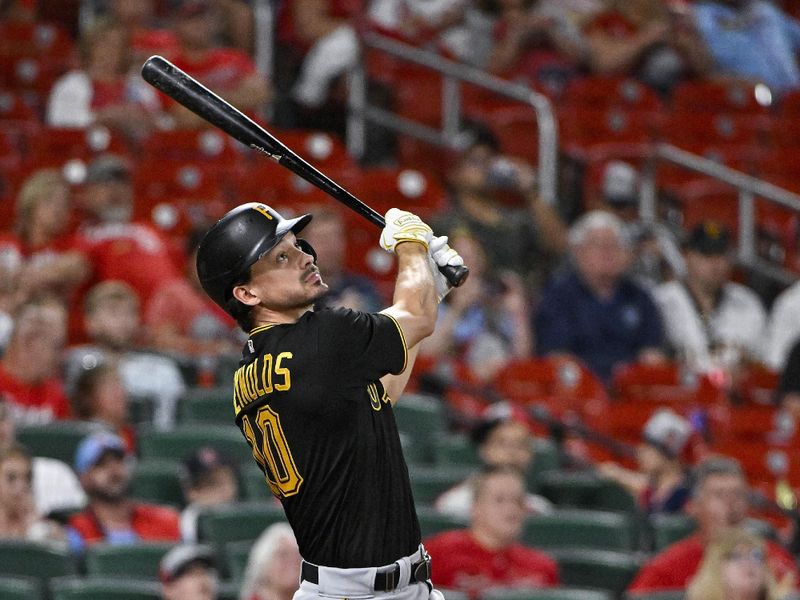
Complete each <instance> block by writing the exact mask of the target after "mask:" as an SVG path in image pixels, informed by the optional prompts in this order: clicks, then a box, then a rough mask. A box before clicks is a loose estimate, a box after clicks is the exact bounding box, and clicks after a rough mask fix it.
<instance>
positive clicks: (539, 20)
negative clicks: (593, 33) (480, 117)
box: [487, 0, 588, 90]
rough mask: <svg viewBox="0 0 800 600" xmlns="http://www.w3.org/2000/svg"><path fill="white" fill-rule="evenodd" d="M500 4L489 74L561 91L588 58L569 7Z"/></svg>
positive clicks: (523, 1) (514, 1)
mask: <svg viewBox="0 0 800 600" xmlns="http://www.w3.org/2000/svg"><path fill="white" fill-rule="evenodd" d="M499 4H500V15H499V18H498V20H497V23H496V25H495V32H494V33H495V41H494V48H493V50H492V53H491V55H490V57H489V62H488V65H487V70H488V71H489V72H490V73H495V74H497V75H500V76H504V77H506V78H508V79H514V80H515V81H519V82H520V83H527V84H529V85H533V86H537V85H539V86H544V87H545V88H546V89H551V90H560V89H562V88H563V87H564V85H565V83H566V82H567V81H568V80H569V79H571V78H572V77H574V76H575V75H577V73H578V72H579V70H580V69H581V68H582V67H583V65H584V63H585V62H586V59H587V58H588V46H587V44H586V40H585V39H584V37H583V36H582V35H580V32H579V31H578V30H576V28H575V27H574V22H573V21H572V20H571V18H570V15H569V11H568V7H566V6H559V5H558V4H557V3H553V2H545V3H541V4H542V6H540V3H539V2H533V1H531V0H501V1H500V2H499ZM544 5H547V6H544Z"/></svg>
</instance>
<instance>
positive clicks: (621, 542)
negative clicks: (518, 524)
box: [523, 509, 637, 551]
mask: <svg viewBox="0 0 800 600" xmlns="http://www.w3.org/2000/svg"><path fill="white" fill-rule="evenodd" d="M523 541H524V542H525V543H526V544H528V545H530V546H533V547H539V548H573V547H579V548H598V549H610V550H623V551H627V550H634V549H635V547H636V543H637V539H636V526H635V523H634V519H633V518H632V517H631V516H629V515H626V514H623V513H613V512H606V511H598V510H579V509H562V510H556V511H554V512H553V513H552V514H549V515H537V516H534V517H531V518H529V519H528V520H527V521H526V522H525V527H524V531H523Z"/></svg>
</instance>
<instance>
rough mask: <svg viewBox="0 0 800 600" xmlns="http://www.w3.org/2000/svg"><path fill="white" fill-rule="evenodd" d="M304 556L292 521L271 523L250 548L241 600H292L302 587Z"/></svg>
mask: <svg viewBox="0 0 800 600" xmlns="http://www.w3.org/2000/svg"><path fill="white" fill-rule="evenodd" d="M301 560H302V558H301V557H300V551H299V550H298V549H297V541H296V540H295V537H294V533H293V532H292V528H291V527H290V526H289V524H288V523H275V524H273V525H270V526H269V527H267V528H266V529H265V530H264V532H263V533H262V534H261V536H259V538H258V539H257V540H256V543H255V544H253V548H252V550H250V556H249V558H248V559H247V568H246V569H245V572H244V583H243V584H242V589H241V592H240V593H239V600H292V596H294V593H295V592H296V591H297V589H298V588H299V587H300V562H301Z"/></svg>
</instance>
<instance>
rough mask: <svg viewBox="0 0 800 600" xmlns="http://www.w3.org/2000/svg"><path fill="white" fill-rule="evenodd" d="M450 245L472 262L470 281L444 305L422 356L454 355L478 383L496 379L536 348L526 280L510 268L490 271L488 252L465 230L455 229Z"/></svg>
mask: <svg viewBox="0 0 800 600" xmlns="http://www.w3.org/2000/svg"><path fill="white" fill-rule="evenodd" d="M449 237H450V239H449V243H450V246H451V247H452V248H454V249H455V250H456V251H457V252H458V253H459V254H460V255H461V256H462V257H463V258H464V261H465V264H469V268H470V276H469V279H468V280H467V281H466V282H465V283H464V285H462V286H461V287H459V288H458V289H457V290H453V292H451V293H450V294H449V295H448V296H447V299H446V300H445V302H443V303H442V304H440V305H439V319H438V323H437V325H436V330H435V331H434V332H433V335H431V336H430V337H429V338H427V339H426V340H425V341H424V342H423V344H422V347H421V349H420V354H421V355H423V356H432V357H437V358H438V357H442V356H448V355H450V356H455V357H458V358H460V359H463V360H465V361H466V364H467V365H468V366H469V368H470V371H471V373H472V374H473V375H474V376H475V377H476V379H478V380H479V381H491V380H492V379H493V378H494V376H495V375H496V374H497V373H498V372H499V370H500V369H501V368H502V367H503V366H504V365H506V364H507V363H508V361H509V360H511V359H514V358H527V357H529V356H531V353H532V352H533V340H532V339H531V338H532V336H531V330H530V328H529V327H528V323H529V321H530V314H529V310H530V309H529V306H530V302H529V301H528V298H527V294H526V293H525V286H524V284H523V282H522V279H521V278H520V276H519V275H517V274H516V273H513V272H512V271H510V270H501V271H499V272H496V273H491V274H490V273H489V272H487V269H486V254H485V252H484V250H483V248H481V246H480V245H479V243H478V240H477V239H476V238H475V236H474V235H472V233H471V232H470V231H469V230H467V229H466V228H458V229H455V230H453V231H451V232H450V236H449Z"/></svg>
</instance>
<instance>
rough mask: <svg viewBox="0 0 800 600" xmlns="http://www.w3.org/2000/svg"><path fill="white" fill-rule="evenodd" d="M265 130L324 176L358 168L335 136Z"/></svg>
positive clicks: (318, 132)
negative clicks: (331, 172)
mask: <svg viewBox="0 0 800 600" xmlns="http://www.w3.org/2000/svg"><path fill="white" fill-rule="evenodd" d="M267 129H268V130H269V131H270V133H272V134H273V135H274V136H275V137H277V138H278V139H279V140H280V141H281V142H283V144H284V145H285V146H287V147H288V148H290V149H291V150H293V151H294V152H295V153H296V154H298V155H299V156H300V157H301V158H303V159H304V160H306V161H307V162H309V163H310V164H311V165H312V166H313V167H315V168H317V169H319V170H320V171H322V172H323V173H325V174H326V175H330V173H329V171H335V172H337V173H341V172H344V171H347V170H348V169H357V168H358V164H357V163H356V161H355V159H354V158H353V157H352V156H350V154H349V153H348V152H347V147H346V146H345V145H344V143H343V142H342V141H341V140H340V139H339V138H338V137H336V136H335V135H331V134H329V133H326V132H322V131H310V130H309V131H305V130H299V129H281V130H278V129H275V128H271V127H267Z"/></svg>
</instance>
